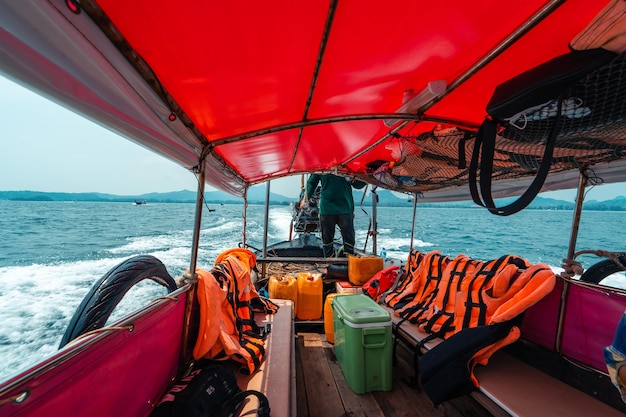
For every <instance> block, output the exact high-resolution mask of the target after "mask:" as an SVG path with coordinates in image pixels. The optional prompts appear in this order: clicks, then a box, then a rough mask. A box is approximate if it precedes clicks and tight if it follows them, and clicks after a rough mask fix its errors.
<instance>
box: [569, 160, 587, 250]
mask: <svg viewBox="0 0 626 417" xmlns="http://www.w3.org/2000/svg"><path fill="white" fill-rule="evenodd" d="M586 187H587V167H583V168H581V169H580V175H579V177H578V190H577V192H576V208H575V209H574V219H573V220H572V232H571V235H570V238H569V248H568V249H567V259H572V258H573V257H574V253H576V240H577V239H578V227H579V226H580V216H581V213H582V209H583V202H584V200H585V188H586Z"/></svg>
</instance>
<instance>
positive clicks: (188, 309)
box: [178, 160, 205, 374]
mask: <svg viewBox="0 0 626 417" xmlns="http://www.w3.org/2000/svg"><path fill="white" fill-rule="evenodd" d="M204 180H205V164H204V160H201V161H200V164H199V172H198V191H197V192H196V214H195V219H194V226H193V237H192V242H191V261H190V263H189V272H186V273H185V274H184V275H183V279H184V282H185V284H188V285H190V288H189V291H187V296H186V298H185V317H184V325H183V331H182V343H181V349H180V359H179V363H178V372H179V374H182V373H183V372H184V371H185V364H186V363H188V362H189V359H190V358H191V349H190V340H189V327H190V326H191V318H192V317H193V316H194V311H193V310H194V305H195V304H194V301H195V299H196V288H197V287H198V285H197V284H198V275H197V274H196V266H197V263H198V248H199V246H200V226H201V224H202V208H203V204H204Z"/></svg>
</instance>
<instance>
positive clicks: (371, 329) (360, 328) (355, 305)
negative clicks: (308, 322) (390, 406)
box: [331, 294, 393, 394]
mask: <svg viewBox="0 0 626 417" xmlns="http://www.w3.org/2000/svg"><path fill="white" fill-rule="evenodd" d="M331 305H332V307H333V324H334V328H335V329H334V331H335V356H337V361H338V362H339V366H340V367H341V370H342V371H343V374H344V376H345V377H346V381H347V382H348V385H349V386H350V388H352V390H353V391H354V392H356V393H357V394H365V393H366V392H370V391H390V390H391V383H392V379H391V370H392V368H391V366H392V353H393V349H392V341H391V316H390V315H389V313H388V312H387V310H385V309H384V308H382V307H381V306H379V305H378V304H376V302H375V301H374V300H372V299H371V298H369V297H368V296H366V295H365V294H346V295H342V296H341V297H335V298H333V299H332V301H331Z"/></svg>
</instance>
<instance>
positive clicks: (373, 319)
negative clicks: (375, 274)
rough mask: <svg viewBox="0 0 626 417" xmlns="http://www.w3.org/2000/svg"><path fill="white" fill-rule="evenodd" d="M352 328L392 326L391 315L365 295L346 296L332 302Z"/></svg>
mask: <svg viewBox="0 0 626 417" xmlns="http://www.w3.org/2000/svg"><path fill="white" fill-rule="evenodd" d="M331 304H332V305H333V307H334V308H335V311H336V313H337V315H338V316H340V317H341V318H343V320H344V322H345V323H346V324H347V325H348V326H350V327H373V326H391V315H390V314H389V312H388V311H387V310H385V309H384V308H382V307H381V306H379V305H378V304H377V303H376V301H374V300H372V299H371V298H369V297H368V296H367V295H365V294H345V295H342V296H341V297H335V298H333V300H332V301H331Z"/></svg>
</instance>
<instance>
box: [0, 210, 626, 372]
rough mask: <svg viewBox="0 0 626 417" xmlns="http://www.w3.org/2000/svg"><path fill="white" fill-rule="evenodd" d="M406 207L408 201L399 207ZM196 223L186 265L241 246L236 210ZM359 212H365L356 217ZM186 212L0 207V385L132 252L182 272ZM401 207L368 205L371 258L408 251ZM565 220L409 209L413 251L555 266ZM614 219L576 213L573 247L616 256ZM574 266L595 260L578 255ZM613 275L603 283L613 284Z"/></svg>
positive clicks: (125, 305) (46, 347) (130, 301)
mask: <svg viewBox="0 0 626 417" xmlns="http://www.w3.org/2000/svg"><path fill="white" fill-rule="evenodd" d="M407 205H408V204H407ZM211 208H214V209H215V211H213V212H208V211H205V214H204V216H203V221H202V231H201V237H200V250H199V261H198V266H199V267H201V268H210V267H211V265H212V264H213V260H214V259H215V257H216V256H217V255H218V254H219V253H220V252H222V251H223V250H225V249H228V248H231V247H235V246H237V245H238V244H239V242H241V241H242V240H243V236H242V229H243V224H244V217H243V205H221V206H211ZM363 209H365V210H366V211H367V213H366V212H364V210H363ZM363 209H362V208H361V207H357V209H356V212H355V226H356V230H357V247H360V248H364V245H365V241H366V239H367V241H368V246H367V250H368V251H371V249H372V236H371V235H370V236H369V237H368V233H367V229H368V225H369V223H370V218H369V216H371V209H370V208H369V207H364V208H363ZM194 212H195V206H194V205H193V204H156V203H154V204H152V203H151V204H146V205H134V204H131V203H87V202H19V201H0V381H3V380H6V379H8V378H10V377H12V376H14V375H16V374H17V373H19V372H21V371H24V370H25V369H27V368H29V367H31V366H32V365H34V364H36V363H38V362H40V361H41V360H43V359H45V358H46V357H49V356H50V355H51V354H53V353H54V352H55V351H56V350H57V348H58V344H59V342H60V340H61V337H62V336H63V333H64V331H65V328H66V327H67V325H68V323H69V320H70V319H71V317H72V315H73V314H74V311H75V310H76V308H77V307H78V305H79V304H80V302H81V300H82V298H83V297H84V296H85V294H87V292H88V291H89V289H90V287H91V285H92V283H93V282H94V281H96V280H97V279H99V278H100V277H101V276H102V275H103V274H105V273H106V272H107V271H108V270H109V269H111V268H112V267H114V266H115V265H117V264H118V263H120V262H121V261H123V260H124V259H127V258H128V257H131V256H133V255H138V254H151V255H154V256H156V257H157V258H159V259H160V260H161V261H162V262H163V263H164V264H165V266H166V267H167V269H168V271H169V273H170V274H171V275H172V276H178V275H181V274H182V273H183V272H184V271H185V269H186V268H188V266H189V258H190V254H191V239H192V229H193V220H194ZM412 215H413V209H412V207H394V208H387V207H379V208H378V218H377V222H378V236H377V240H378V251H379V252H380V250H381V249H382V248H383V247H384V248H385V250H386V253H387V256H388V257H396V258H400V259H404V260H406V256H407V254H408V252H409V249H410V247H411V223H412ZM572 216H573V215H572V212H568V211H539V210H525V211H522V212H521V213H518V214H516V215H513V216H509V217H498V216H494V215H492V214H490V213H489V212H487V211H486V210H484V209H479V208H475V209H464V208H458V209H457V208H424V207H418V209H417V215H416V219H415V235H414V240H413V247H414V248H415V249H419V250H422V251H430V250H434V249H438V250H440V251H441V252H442V253H444V254H446V255H451V256H454V255H457V254H459V253H465V254H467V255H469V256H472V257H474V258H476V259H482V260H488V259H493V258H496V257H499V256H501V255H503V254H508V253H512V254H515V255H518V256H522V257H524V258H526V259H528V260H529V261H530V262H533V263H537V262H542V263H547V264H549V265H551V266H553V267H554V268H555V269H558V268H559V266H560V265H561V260H562V259H563V258H564V257H565V256H566V254H567V249H568V245H569V241H570V228H571V224H572ZM290 220H291V209H290V207H288V206H274V207H271V209H270V213H269V237H268V241H269V243H270V244H271V243H275V242H279V241H282V240H286V239H287V238H288V236H289V228H290ZM245 221H246V232H247V233H246V235H247V243H248V244H250V245H252V246H255V247H257V248H260V247H261V246H262V242H263V235H262V229H263V223H264V207H263V206H259V205H251V206H249V207H248V210H247V216H246V219H245ZM625 221H626V212H585V213H584V214H583V218H582V221H581V225H580V230H579V237H578V242H579V243H578V245H577V247H576V250H582V249H605V250H613V251H624V250H626V243H625V242H624V232H623V227H622V226H623V224H624V223H625ZM579 260H582V261H583V263H584V264H585V266H586V267H589V266H590V265H592V264H593V263H595V262H597V261H599V260H601V259H598V258H596V257H594V256H586V257H583V258H580V259H579ZM624 281H626V279H625V278H623V276H613V277H611V278H609V279H607V280H605V282H604V283H605V284H607V285H615V286H624ZM163 292H164V290H163V289H162V288H161V287H159V286H157V285H156V284H153V283H151V282H148V283H145V284H144V283H141V285H138V286H136V287H135V288H133V289H132V290H131V291H130V292H129V293H128V294H127V296H126V297H125V298H124V300H123V302H122V304H121V305H120V306H119V307H118V310H116V313H114V315H113V317H112V318H111V320H115V319H118V318H120V317H119V316H120V315H123V314H124V313H125V312H128V311H132V310H134V309H137V308H141V307H143V306H144V305H145V304H146V303H147V302H148V301H149V300H150V299H152V298H153V297H154V296H156V295H160V294H161V293H163Z"/></svg>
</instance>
